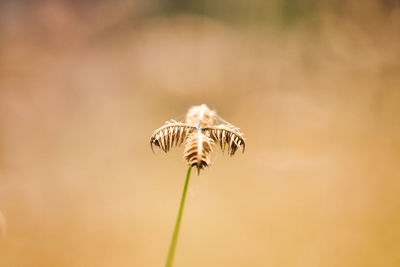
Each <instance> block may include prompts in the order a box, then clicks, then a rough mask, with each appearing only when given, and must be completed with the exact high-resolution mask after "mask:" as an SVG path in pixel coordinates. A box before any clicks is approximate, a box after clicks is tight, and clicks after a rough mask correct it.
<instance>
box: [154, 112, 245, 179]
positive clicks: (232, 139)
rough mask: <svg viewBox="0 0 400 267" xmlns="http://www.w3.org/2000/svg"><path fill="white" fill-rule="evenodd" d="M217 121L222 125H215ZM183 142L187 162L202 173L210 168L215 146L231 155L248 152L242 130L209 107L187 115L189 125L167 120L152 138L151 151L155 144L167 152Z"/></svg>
mask: <svg viewBox="0 0 400 267" xmlns="http://www.w3.org/2000/svg"><path fill="white" fill-rule="evenodd" d="M215 122H220V124H218V125H215ZM182 143H185V151H184V158H185V160H186V161H187V162H188V164H189V165H190V166H192V167H194V166H196V167H197V170H198V171H199V172H200V170H201V169H203V168H204V167H207V166H209V165H210V154H211V153H212V152H213V146H214V144H215V143H217V144H219V146H220V147H221V150H222V151H225V150H227V151H228V154H230V155H231V156H232V155H234V154H235V152H236V151H237V150H238V149H239V148H240V147H242V151H243V152H244V149H245V139H244V138H243V134H242V133H241V132H240V131H239V128H237V127H235V126H233V125H232V124H230V123H229V122H227V121H224V120H223V119H221V118H220V117H218V116H217V114H216V112H215V111H213V110H210V109H209V108H208V107H207V106H206V105H205V104H203V105H200V106H193V107H191V108H190V109H189V111H188V113H187V115H186V123H182V122H177V121H174V120H170V121H167V122H166V123H165V125H163V126H162V127H160V128H158V129H157V130H155V131H154V133H153V135H152V136H151V138H150V145H151V148H152V149H153V145H154V146H157V147H159V148H161V150H163V151H164V152H168V151H169V150H170V149H171V148H172V147H174V146H180V145H181V144H182Z"/></svg>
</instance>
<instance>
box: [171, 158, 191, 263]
mask: <svg viewBox="0 0 400 267" xmlns="http://www.w3.org/2000/svg"><path fill="white" fill-rule="evenodd" d="M191 170H192V166H190V167H189V168H188V170H187V174H186V181H185V187H184V188H183V193H182V198H181V204H180V206H179V212H178V217H177V218H176V223H175V228H174V233H173V234H172V239H171V244H170V246H169V250H168V258H167V263H166V264H165V267H172V262H173V260H174V255H175V249H176V243H177V241H178V234H179V228H180V226H181V220H182V213H183V207H184V206H185V199H186V192H187V188H188V185H189V179H190V171H191Z"/></svg>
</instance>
